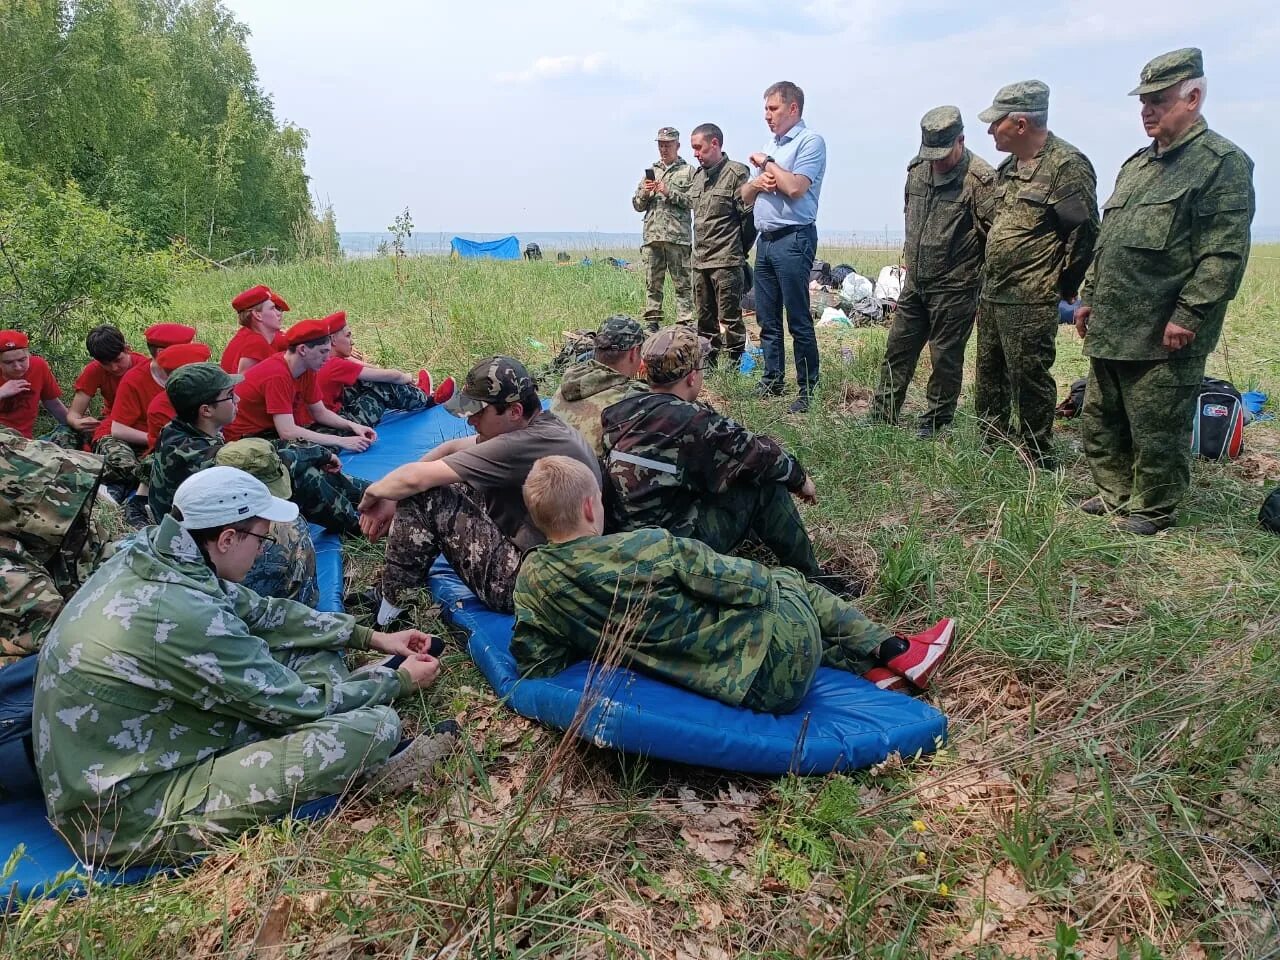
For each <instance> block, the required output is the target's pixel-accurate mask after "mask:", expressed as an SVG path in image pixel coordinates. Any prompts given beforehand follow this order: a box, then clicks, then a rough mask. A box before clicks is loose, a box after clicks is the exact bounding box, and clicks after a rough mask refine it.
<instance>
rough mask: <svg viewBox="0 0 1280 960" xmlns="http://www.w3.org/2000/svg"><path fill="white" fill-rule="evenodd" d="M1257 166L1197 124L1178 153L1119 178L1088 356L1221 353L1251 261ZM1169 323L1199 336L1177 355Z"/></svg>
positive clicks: (1146, 159) (1150, 158)
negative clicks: (1168, 342)
mask: <svg viewBox="0 0 1280 960" xmlns="http://www.w3.org/2000/svg"><path fill="white" fill-rule="evenodd" d="M1254 207H1255V199H1254V192H1253V161H1252V160H1250V159H1249V157H1248V156H1247V155H1246V154H1245V153H1244V152H1243V151H1242V150H1241V149H1240V148H1239V147H1237V146H1236V145H1235V144H1234V143H1232V142H1231V141H1230V140H1227V139H1226V138H1224V137H1220V136H1219V135H1218V134H1216V133H1214V132H1213V131H1212V130H1210V129H1209V128H1208V126H1206V125H1205V122H1204V121H1203V120H1199V121H1197V122H1196V123H1195V124H1194V125H1193V126H1192V127H1191V129H1190V130H1188V131H1187V132H1186V133H1184V134H1183V135H1182V136H1181V137H1180V138H1179V139H1178V140H1177V141H1175V142H1174V143H1172V144H1170V145H1169V149H1167V150H1165V151H1163V152H1161V153H1157V152H1156V149H1155V145H1154V144H1152V145H1151V146H1147V147H1144V148H1143V149H1141V150H1139V151H1138V152H1137V153H1135V154H1134V155H1133V156H1132V157H1130V158H1129V159H1128V160H1127V161H1126V162H1125V164H1124V166H1123V167H1121V168H1120V174H1119V176H1117V177H1116V188H1115V191H1114V192H1113V193H1112V194H1111V199H1109V200H1108V201H1107V202H1106V203H1105V204H1104V205H1103V209H1104V211H1105V213H1104V216H1103V220H1102V232H1101V234H1100V235H1099V236H1098V251H1097V254H1096V256H1095V258H1094V261H1093V266H1092V267H1090V269H1089V273H1088V274H1087V276H1086V278H1085V289H1084V293H1083V296H1084V299H1085V302H1086V303H1088V305H1089V306H1090V307H1092V308H1093V315H1092V316H1091V317H1090V318H1089V335H1088V337H1086V338H1085V342H1084V352H1085V354H1086V355H1087V356H1091V357H1102V358H1105V359H1109V360H1163V359H1171V358H1174V359H1176V358H1181V357H1200V356H1205V355H1207V354H1209V353H1211V352H1212V351H1213V349H1214V347H1216V346H1217V344H1218V337H1219V335H1220V334H1221V333H1222V323H1223V320H1224V318H1225V317H1226V313H1227V303H1228V302H1229V301H1230V300H1231V299H1232V298H1233V297H1234V296H1235V295H1236V291H1237V290H1238V289H1239V288H1240V280H1241V278H1242V277H1243V276H1244V269H1245V265H1246V264H1247V263H1248V260H1249V224H1250V222H1251V221H1252V220H1253V213H1254ZM1170 321H1172V322H1173V323H1176V324H1177V325H1178V326H1180V327H1186V328H1187V329H1188V330H1192V331H1194V332H1195V335H1196V338H1195V339H1194V340H1192V341H1191V343H1189V344H1188V345H1187V346H1185V347H1183V348H1182V349H1181V350H1179V351H1178V352H1176V353H1170V352H1169V351H1168V350H1166V349H1165V348H1164V346H1163V344H1162V340H1163V337H1164V328H1165V325H1166V324H1168V323H1169V322H1170Z"/></svg>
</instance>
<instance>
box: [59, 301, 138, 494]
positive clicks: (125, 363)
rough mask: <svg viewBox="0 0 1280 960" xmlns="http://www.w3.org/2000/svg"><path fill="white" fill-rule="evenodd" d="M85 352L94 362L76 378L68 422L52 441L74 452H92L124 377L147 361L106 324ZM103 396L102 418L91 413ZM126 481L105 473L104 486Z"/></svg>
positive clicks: (88, 342) (87, 339)
mask: <svg viewBox="0 0 1280 960" xmlns="http://www.w3.org/2000/svg"><path fill="white" fill-rule="evenodd" d="M84 345H85V349H86V350H87V351H88V353H89V356H90V357H91V358H92V359H91V360H90V361H89V362H88V363H87V364H85V366H84V369H82V370H81V371H80V375H79V376H78V377H76V384H75V395H74V396H73V397H72V398H71V407H70V409H68V410H67V422H66V425H65V426H62V427H59V428H58V429H57V430H55V431H54V432H53V434H52V435H51V436H50V437H49V440H50V441H51V442H52V443H56V444H58V446H60V447H66V448H67V449H71V450H92V449H93V435H94V433H95V432H96V431H97V429H98V427H99V426H101V425H102V420H103V419H105V418H107V417H109V416H110V415H111V404H112V403H114V402H115V399H116V389H117V388H118V387H119V386H120V381H121V380H122V379H123V378H124V375H125V374H126V373H128V372H129V371H130V369H132V368H133V367H135V366H136V365H138V364H140V363H146V362H147V358H146V357H145V356H143V355H142V354H140V353H136V352H134V351H133V350H130V349H129V344H128V342H127V341H126V340H125V338H124V334H123V333H121V332H120V330H119V329H118V328H117V327H114V326H112V325H111V324H109V323H104V324H101V325H99V326H96V327H94V328H93V329H92V330H90V331H89V333H88V335H87V336H86V337H85V338H84ZM99 393H100V394H102V417H101V418H99V417H95V416H93V415H92V414H91V413H89V407H90V406H91V405H92V403H93V398H94V397H95V396H97V395H98V394H99ZM123 479H124V478H120V477H115V476H112V475H111V472H110V471H109V470H107V471H104V472H103V475H102V482H103V483H106V484H116V483H121V482H122V481H123Z"/></svg>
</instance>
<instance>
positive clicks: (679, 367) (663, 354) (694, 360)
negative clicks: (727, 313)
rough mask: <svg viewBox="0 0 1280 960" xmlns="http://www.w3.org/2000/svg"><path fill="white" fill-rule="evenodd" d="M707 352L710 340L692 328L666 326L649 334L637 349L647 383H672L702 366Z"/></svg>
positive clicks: (709, 350)
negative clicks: (642, 361) (638, 349)
mask: <svg viewBox="0 0 1280 960" xmlns="http://www.w3.org/2000/svg"><path fill="white" fill-rule="evenodd" d="M710 352H711V341H710V340H708V339H707V338H706V337H700V336H698V332H697V331H696V330H694V329H693V327H686V326H674V327H667V328H666V329H665V330H659V331H658V332H657V333H655V334H652V335H651V336H650V337H649V339H648V340H646V341H645V342H644V346H643V347H641V348H640V357H641V359H643V360H644V376H645V379H646V380H648V381H649V383H651V384H654V385H661V384H664V383H675V382H676V381H677V380H679V379H681V378H682V377H687V376H688V375H689V374H691V373H693V371H694V370H697V369H698V368H699V367H701V366H702V362H703V360H705V359H706V356H707V354H708V353H710Z"/></svg>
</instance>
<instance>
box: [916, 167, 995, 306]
mask: <svg viewBox="0 0 1280 960" xmlns="http://www.w3.org/2000/svg"><path fill="white" fill-rule="evenodd" d="M995 180H996V172H995V171H994V170H992V169H991V164H989V163H987V161H985V160H983V159H982V158H981V157H979V156H977V155H975V154H973V153H971V152H969V151H968V150H966V151H965V152H964V157H963V158H962V159H961V160H960V162H959V163H958V164H956V166H955V167H953V168H952V169H951V170H949V171H948V172H947V173H945V174H943V175H942V176H941V177H940V178H938V182H935V180H934V176H933V168H932V167H931V166H930V165H929V161H928V160H915V161H912V163H911V166H909V167H908V168H907V187H906V227H907V230H906V241H905V242H904V244H903V261H904V263H905V265H906V268H907V279H906V287H907V289H908V290H919V291H922V292H929V291H934V290H939V291H955V290H972V289H976V288H977V286H978V283H979V281H980V280H981V277H982V258H983V250H984V249H985V247H986V243H987V231H988V230H989V229H990V228H991V217H992V215H993V213H994V212H995V192H994V191H995Z"/></svg>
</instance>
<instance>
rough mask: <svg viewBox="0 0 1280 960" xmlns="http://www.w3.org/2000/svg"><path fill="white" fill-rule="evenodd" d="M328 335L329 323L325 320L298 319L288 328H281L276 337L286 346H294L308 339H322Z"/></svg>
mask: <svg viewBox="0 0 1280 960" xmlns="http://www.w3.org/2000/svg"><path fill="white" fill-rule="evenodd" d="M327 336H329V323H328V321H326V320H300V321H298V322H297V323H295V324H294V325H293V326H292V327H290V328H289V329H288V330H281V331H280V335H279V337H278V338H277V339H279V340H281V341H283V343H284V345H285V346H286V347H296V346H297V345H298V344H300V343H306V342H307V341H308V340H323V339H324V338H325V337H327Z"/></svg>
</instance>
